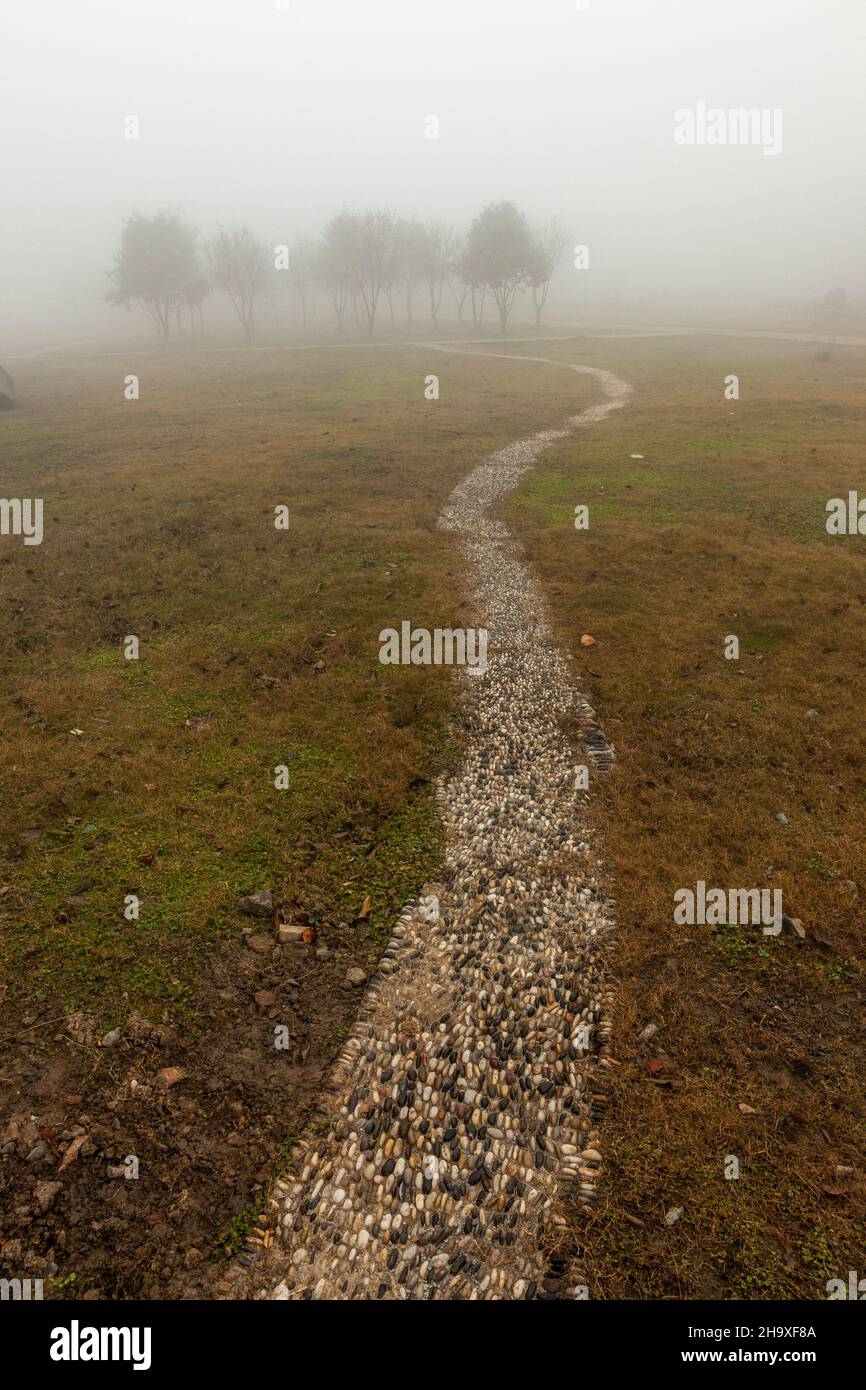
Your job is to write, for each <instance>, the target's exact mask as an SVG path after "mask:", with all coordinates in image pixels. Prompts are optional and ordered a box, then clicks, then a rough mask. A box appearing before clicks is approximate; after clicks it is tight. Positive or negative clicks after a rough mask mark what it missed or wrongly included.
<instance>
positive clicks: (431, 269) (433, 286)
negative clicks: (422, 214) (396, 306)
mask: <svg viewBox="0 0 866 1390" xmlns="http://www.w3.org/2000/svg"><path fill="white" fill-rule="evenodd" d="M455 247H456V240H455V237H454V232H453V230H452V229H451V228H450V227H445V226H443V224H442V223H441V222H429V223H428V224H427V226H426V227H425V228H424V242H423V246H422V254H421V278H422V279H423V281H424V283H425V284H426V286H427V292H428V294H429V296H430V319H431V321H432V323H433V332H434V333H437V332H438V331H439V317H438V315H439V309H440V306H441V304H442V295H443V292H444V290H445V281H446V280H447V278H448V276H449V274H450V273H451V268H452V265H453V262H454V252H455Z"/></svg>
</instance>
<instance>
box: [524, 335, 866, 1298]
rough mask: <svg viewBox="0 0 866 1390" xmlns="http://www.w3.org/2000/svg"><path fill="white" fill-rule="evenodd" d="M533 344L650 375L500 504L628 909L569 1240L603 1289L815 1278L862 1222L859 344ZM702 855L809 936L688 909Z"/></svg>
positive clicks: (788, 1288)
mask: <svg viewBox="0 0 866 1390" xmlns="http://www.w3.org/2000/svg"><path fill="white" fill-rule="evenodd" d="M545 352H547V353H548V354H549V355H551V356H556V355H562V354H564V355H566V356H567V357H568V358H569V359H570V360H574V356H575V354H576V355H577V356H578V357H579V360H582V361H586V362H588V363H598V364H599V365H603V366H610V367H612V368H613V369H614V370H615V371H617V372H618V373H619V374H620V375H623V376H625V377H626V379H628V380H629V381H631V382H632V383H633V384H634V385H635V388H636V396H635V398H634V399H633V401H632V403H631V404H630V406H629V407H628V409H627V410H626V411H624V412H622V413H621V414H619V415H617V416H615V417H613V418H612V419H610V420H609V421H607V422H606V423H605V425H604V426H603V427H602V428H600V429H598V430H595V431H593V433H592V435H591V436H587V435H581V436H580V437H578V438H575V439H573V440H569V441H568V442H567V443H564V444H562V445H560V446H559V447H557V448H554V449H553V450H551V451H550V452H549V453H547V454H546V455H544V456H543V457H542V458H541V459H540V460H539V463H538V465H537V467H536V469H535V470H534V471H533V473H532V474H530V475H529V476H528V477H527V478H526V479H525V481H524V483H523V486H522V487H521V489H520V490H519V493H518V494H517V495H515V496H514V498H513V500H512V502H511V504H510V505H509V506H508V508H507V517H508V520H509V522H510V525H511V526H512V529H514V530H515V531H517V532H518V533H519V534H520V535H521V536H522V537H523V539H524V541H525V543H526V545H527V548H528V553H529V556H530V558H531V560H532V563H533V564H534V566H536V567H537V570H538V572H539V573H540V574H541V576H542V577H543V580H544V583H545V586H546V589H547V592H548V595H549V598H550V602H551V604H552V607H553V611H554V615H555V620H556V624H557V628H558V632H559V635H560V638H561V640H562V643H563V645H564V646H565V647H567V648H568V649H569V650H572V651H573V652H574V653H575V658H576V670H577V671H578V672H579V674H580V676H581V677H582V679H583V681H584V682H585V687H586V688H587V690H588V691H589V693H590V696H591V698H592V701H593V704H594V705H595V707H596V708H597V709H598V711H599V714H600V718H601V722H602V724H603V726H604V729H605V732H606V734H607V737H608V738H609V739H610V740H611V741H612V742H613V743H614V744H615V746H616V752H617V763H616V769H615V772H614V774H613V776H612V778H611V780H610V782H609V783H608V784H607V785H606V786H604V787H603V788H602V789H601V790H600V796H599V798H598V799H597V800H596V815H597V818H598V820H599V823H600V828H601V829H602V832H603V838H604V842H605V848H606V855H607V859H608V867H609V871H610V874H611V879H612V891H613V893H614V895H615V896H616V898H617V900H618V915H619V919H620V924H621V930H620V933H619V936H618V940H617V945H616V948H615V961H616V969H617V973H618V976H619V979H620V985H621V991H620V1003H619V1010H618V1016H617V1019H616V1026H615V1031H614V1039H613V1050H614V1055H615V1056H616V1057H617V1058H618V1060H619V1061H620V1066H619V1068H618V1070H617V1073H616V1081H615V1090H614V1109H613V1112H612V1115H611V1117H610V1118H609V1120H608V1123H607V1125H606V1128H605V1153H606V1156H607V1162H608V1165H609V1166H608V1170H607V1174H608V1180H607V1183H606V1184H605V1185H603V1195H602V1200H601V1203H600V1205H599V1208H598V1209H597V1211H596V1213H595V1215H594V1217H593V1219H592V1220H591V1221H590V1222H589V1224H588V1225H587V1226H580V1227H579V1229H578V1231H577V1235H576V1239H577V1242H578V1245H579V1247H580V1250H581V1253H582V1258H583V1265H584V1269H585V1274H586V1281H587V1282H588V1284H589V1286H590V1291H591V1294H592V1296H606V1297H626V1298H658V1297H691V1298H694V1297H705V1298H750V1297H751V1298H755V1297H757V1298H774V1297H775V1298H792V1297H794V1298H796V1297H801V1298H808V1299H815V1298H824V1297H826V1293H825V1283H826V1280H827V1279H828V1278H831V1277H835V1276H837V1275H839V1274H842V1275H845V1276H847V1271H848V1270H849V1269H858V1268H859V1267H860V1265H862V1251H863V1247H864V1236H866V1221H864V1212H866V1202H864V1197H866V1185H864V1179H863V1165H862V1156H863V1149H864V1129H866V1126H864V1119H866V1103H864V1089H866V1087H864V1080H866V1077H864V1061H863V1049H862V1045H861V1041H860V1040H861V1039H862V1017H863V1002H864V984H866V976H864V964H866V954H864V936H863V931H864V921H866V914H864V895H866V878H864V873H863V864H864V860H866V775H864V774H866V757H864V748H863V738H862V728H863V718H862V711H863V701H864V694H866V655H864V644H863V632H864V624H866V551H864V540H863V538H862V537H859V536H842V537H830V536H828V534H827V533H826V530H825V524H824V523H825V519H826V512H825V505H826V502H827V500H828V499H829V498H831V497H847V494H848V491H849V489H852V488H853V489H858V488H859V489H860V490H861V492H862V490H863V484H864V473H863V459H862V439H863V433H864V424H866V353H864V352H863V350H861V349H839V348H835V349H833V350H832V352H831V354H830V358H829V360H816V355H817V352H818V349H816V347H815V346H813V345H809V344H779V343H770V342H739V341H730V340H728V341H724V340H719V339H701V340H690V341H689V343H688V344H687V345H684V344H683V343H682V342H681V341H677V340H665V339H652V340H645V341H640V342H638V341H634V342H610V343H603V344H602V343H598V344H587V345H586V347H584V346H583V345H580V346H579V347H578V346H577V345H574V344H568V345H556V344H550V343H549V344H547V345H546V347H545ZM730 373H736V374H737V375H738V376H739V378H740V391H741V397H740V400H739V401H726V400H725V399H724V396H723V382H724V379H725V377H726V376H727V375H728V374H730ZM636 453H637V454H643V455H644V458H643V459H642V460H636V459H632V458H631V457H630V455H631V454H636ZM580 503H585V504H587V505H588V506H589V509H590V526H589V529H588V530H587V531H576V530H575V529H574V507H575V505H577V504H580ZM584 632H588V633H590V634H592V635H593V636H594V637H595V638H596V639H597V645H596V646H594V647H592V648H590V649H589V650H586V649H582V648H581V647H580V646H579V638H580V635H581V633H584ZM729 634H737V635H738V636H739V639H740V658H739V660H738V661H733V660H726V659H725V658H724V654H723V652H724V641H725V638H726V636H727V635H729ZM810 710H817V714H816V715H815V714H811V715H810V714H809V713H808V711H810ZM778 813H782V814H783V815H785V816H786V817H787V821H788V823H787V824H783V823H781V822H780V821H778V820H777V819H776V817H777V814H778ZM699 879H702V880H704V882H705V883H706V884H707V886H708V887H709V886H716V885H718V886H721V887H723V888H725V889H727V888H729V887H771V888H781V890H782V894H783V899H782V900H783V905H784V910H785V913H786V914H787V915H788V916H789V917H791V918H795V917H796V918H798V919H800V920H801V921H802V923H803V927H804V928H805V931H806V937H805V940H800V939H799V938H798V937H797V936H796V935H795V934H794V933H792V932H791V931H789V930H788V928H786V929H785V930H784V931H783V933H782V934H781V935H780V936H778V937H775V938H774V937H771V936H764V935H763V934H762V932H761V930H760V928H759V927H757V928H756V927H747V926H729V927H722V928H713V927H709V926H703V927H702V926H695V927H688V926H675V925H674V923H673V895H674V892H675V891H676V890H677V889H678V888H681V887H691V888H694V886H695V884H696V882H697V880H699ZM648 1024H655V1025H656V1026H657V1028H658V1031H657V1032H656V1033H655V1035H654V1036H653V1037H652V1038H651V1039H648V1040H642V1039H641V1037H640V1033H641V1031H642V1030H643V1029H644V1028H645V1027H646V1025H648ZM741 1106H748V1107H751V1110H749V1111H746V1112H745V1113H744V1111H743V1110H742V1109H741V1108H740V1107H741ZM729 1155H733V1156H735V1157H737V1158H738V1160H739V1163H740V1172H741V1176H740V1178H739V1179H738V1180H734V1179H727V1180H726V1178H725V1166H726V1160H727V1156H729ZM846 1170H848V1171H846ZM851 1170H853V1171H851ZM729 1171H732V1169H729ZM676 1208H682V1210H683V1214H682V1216H681V1217H680V1219H679V1220H678V1221H676V1223H675V1224H674V1225H672V1226H670V1227H668V1226H666V1224H665V1221H664V1217H665V1214H666V1212H668V1211H670V1210H672V1209H676Z"/></svg>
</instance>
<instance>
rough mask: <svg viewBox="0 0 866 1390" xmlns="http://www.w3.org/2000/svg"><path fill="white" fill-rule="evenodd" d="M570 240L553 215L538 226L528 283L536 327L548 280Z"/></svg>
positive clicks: (547, 288)
mask: <svg viewBox="0 0 866 1390" xmlns="http://www.w3.org/2000/svg"><path fill="white" fill-rule="evenodd" d="M570 242H571V236H570V234H569V233H568V232H567V231H566V229H565V227H563V225H562V223H561V222H560V220H559V218H558V217H554V218H553V219H552V220H551V221H550V222H548V223H547V225H546V226H544V227H539V229H538V231H537V232H536V234H535V255H534V257H533V264H532V275H531V278H530V282H529V283H530V285H531V286H532V302H533V304H534V305H535V325H536V327H539V326H540V324H541V311H542V309H543V308H544V306H545V304H546V303H547V296H548V294H549V292H550V282H551V280H552V279H553V277H554V275H555V274H556V271H557V268H558V267H559V266H560V265H561V264H562V262H563V260H564V259H565V253H566V251H567V250H568V247H569V244H570Z"/></svg>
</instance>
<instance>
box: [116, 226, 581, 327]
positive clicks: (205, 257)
mask: <svg viewBox="0 0 866 1390" xmlns="http://www.w3.org/2000/svg"><path fill="white" fill-rule="evenodd" d="M569 240H570V238H569V236H568V234H567V232H566V230H565V228H564V227H563V226H562V225H561V224H560V222H559V221H558V220H557V219H554V220H553V221H551V222H549V223H548V224H547V225H546V226H544V227H540V228H536V229H533V228H531V227H530V225H529V222H528V221H527V219H526V217H525V215H524V214H523V213H522V212H521V211H520V210H519V209H518V208H517V207H515V205H514V204H513V203H510V202H500V203H491V204H490V205H489V206H488V207H486V208H484V210H483V211H482V212H480V213H479V214H478V216H477V217H476V218H475V220H474V221H473V222H472V224H471V226H470V227H469V229H468V231H467V232H466V234H465V235H463V236H460V235H457V234H456V233H455V232H454V230H453V229H452V228H451V227H447V226H445V225H444V224H443V223H441V222H427V223H422V222H419V221H417V220H415V219H407V218H402V217H398V216H397V215H396V214H395V213H393V212H391V211H389V210H384V211H377V212H365V213H355V212H341V213H338V214H337V215H336V216H335V217H332V218H331V220H330V221H329V222H328V224H327V226H326V227H325V228H324V230H323V232H322V234H321V236H320V237H319V238H318V240H312V239H301V240H299V241H297V242H295V244H294V245H292V246H287V245H275V246H270V245H268V244H267V243H265V242H264V241H262V240H260V239H259V238H258V237H256V236H254V234H253V233H252V232H251V231H250V230H249V228H248V227H244V226H239V227H230V228H226V227H219V228H218V230H217V231H216V233H215V234H214V235H213V236H212V237H210V238H209V239H208V240H207V241H205V242H204V243H203V244H202V245H200V244H199V238H198V234H197V232H196V230H195V229H194V228H193V227H191V226H189V225H188V224H187V223H185V222H184V221H183V219H182V218H181V217H180V216H179V215H178V214H177V213H176V212H158V213H156V214H154V215H153V216H147V215H145V214H143V213H140V212H135V213H133V214H132V215H131V216H130V217H128V218H127V220H126V221H125V222H124V225H123V232H122V236H121V245H120V251H119V253H118V255H117V258H116V261H115V265H114V268H113V270H112V271H111V280H112V288H111V291H110V293H109V295H108V300H109V302H110V303H113V304H119V305H124V306H126V307H127V308H128V307H130V306H131V305H137V306H139V307H140V308H141V309H142V310H143V311H144V312H145V314H146V315H147V317H148V318H149V319H150V321H151V322H152V323H153V325H154V327H155V328H156V330H157V332H158V333H159V336H160V338H161V339H162V341H164V342H165V341H167V340H168V338H169V336H170V333H171V331H172V328H173V327H176V328H178V329H180V328H183V327H184V326H185V325H188V326H189V327H190V328H192V329H194V328H195V326H196V325H198V326H199V327H201V322H202V306H203V304H204V301H205V299H206V298H207V296H208V295H209V294H211V293H213V292H214V291H218V292H221V293H223V294H225V295H226V296H227V297H228V299H229V300H230V301H231V304H232V306H233V308H234V311H235V313H236V314H237V317H238V320H239V322H240V325H241V327H242V329H243V332H244V335H245V337H246V338H247V340H248V341H250V340H252V338H253V337H254V335H255V331H256V315H257V311H258V310H259V309H260V308H261V306H262V304H263V302H270V303H271V305H272V306H273V307H274V309H275V311H277V312H278V310H279V306H280V304H281V303H284V302H285V298H286V296H287V295H291V296H292V297H293V298H294V300H295V306H296V311H297V316H298V319H299V321H300V323H301V324H302V325H303V327H304V328H306V327H307V325H308V320H309V316H310V312H311V306H312V303H313V301H314V299H315V298H316V297H324V298H326V299H327V300H328V301H329V302H330V305H331V308H332V310H333V314H334V318H335V321H336V326H337V329H338V330H339V331H340V332H341V333H342V332H343V331H344V330H345V329H346V327H347V326H349V325H351V326H352V327H354V328H355V329H363V330H365V331H366V332H367V334H368V335H369V336H370V337H372V336H373V334H374V333H375V331H376V322H377V318H379V317H380V316H381V315H382V314H383V312H384V308H385V306H387V312H388V314H389V315H390V321H391V323H392V324H394V323H396V322H397V315H398V313H400V314H401V315H402V316H404V317H405V321H406V322H407V323H408V324H409V325H411V324H412V323H413V322H414V320H415V315H416V313H422V312H423V314H424V315H425V316H428V317H429V319H430V321H431V323H432V325H433V329H434V331H436V330H438V327H439V316H440V312H442V305H443V300H444V299H446V296H447V297H448V300H453V303H454V307H455V310H456V314H457V319H458V321H460V322H462V321H463V318H464V314H465V313H467V312H471V314H472V319H473V322H474V324H475V325H476V326H480V325H481V324H482V323H483V321H484V312H485V305H486V304H487V301H488V299H489V300H490V301H492V303H493V305H494V306H495V310H496V313H497V315H498V318H499V324H500V327H501V330H502V332H503V333H505V332H506V331H507V328H508V320H509V317H510V315H511V311H512V309H513V307H514V302H515V299H516V298H517V295H518V294H520V293H521V292H523V291H527V292H530V293H531V295H532V300H533V305H534V310H535V321H536V323H537V324H538V323H540V322H541V314H542V311H543V309H544V306H545V303H546V302H547V297H548V293H549V290H550V282H551V280H552V279H553V276H554V273H555V271H556V269H557V266H558V265H560V263H561V262H562V260H563V259H564V257H565V254H566V251H567V248H568V244H569ZM467 306H468V308H467Z"/></svg>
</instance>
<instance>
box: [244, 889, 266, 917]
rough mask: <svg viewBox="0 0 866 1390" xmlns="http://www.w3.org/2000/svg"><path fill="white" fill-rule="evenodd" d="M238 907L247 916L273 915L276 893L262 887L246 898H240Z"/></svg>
mask: <svg viewBox="0 0 866 1390" xmlns="http://www.w3.org/2000/svg"><path fill="white" fill-rule="evenodd" d="M237 909H238V912H243V913H244V915H245V916H247V917H273V915H274V895H273V893H270V892H268V890H267V889H266V888H260V889H259V890H258V891H257V892H256V893H250V894H249V896H248V897H246V898H239V899H238V904H237Z"/></svg>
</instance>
